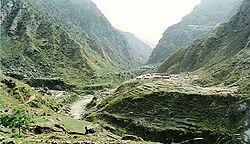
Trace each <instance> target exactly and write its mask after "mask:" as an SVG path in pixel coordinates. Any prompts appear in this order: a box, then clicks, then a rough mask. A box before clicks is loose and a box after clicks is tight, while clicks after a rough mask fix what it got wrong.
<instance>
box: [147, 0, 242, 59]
mask: <svg viewBox="0 0 250 144" xmlns="http://www.w3.org/2000/svg"><path fill="white" fill-rule="evenodd" d="M241 2H242V0H202V1H201V3H200V4H199V5H197V6H196V7H195V8H194V10H193V11H192V12H191V13H190V14H188V15H187V16H185V17H184V18H183V19H182V21H181V22H180V23H178V24H175V25H173V26H171V27H169V28H168V29H167V30H166V31H165V32H164V34H163V37H162V38H161V40H160V41H159V43H158V44H157V46H156V47H155V49H154V50H153V52H152V54H151V55H150V58H149V61H148V63H149V64H153V63H161V62H163V61H164V60H165V59H166V58H167V57H168V56H170V55H171V53H172V52H174V51H175V50H177V49H178V48H182V47H185V46H187V45H188V44H190V43H191V42H193V41H194V40H196V39H200V38H203V37H205V36H206V35H207V34H208V33H209V32H211V31H212V30H213V29H214V28H215V27H216V25H217V24H218V23H221V22H225V21H227V20H229V18H230V17H231V16H232V15H233V14H234V13H235V12H236V10H237V9H238V8H239V6H240V4H241Z"/></svg>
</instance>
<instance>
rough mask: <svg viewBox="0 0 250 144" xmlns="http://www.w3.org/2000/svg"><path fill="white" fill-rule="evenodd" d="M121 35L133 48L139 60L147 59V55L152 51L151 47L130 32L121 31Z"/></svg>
mask: <svg viewBox="0 0 250 144" xmlns="http://www.w3.org/2000/svg"><path fill="white" fill-rule="evenodd" d="M123 35H124V36H125V38H126V39H127V41H128V43H129V44H130V47H131V48H132V49H133V51H135V54H136V56H138V57H139V60H140V62H141V63H146V62H147V61H148V58H149V55H150V54H151V52H152V51H153V49H152V47H150V46H149V45H148V44H146V43H145V42H143V41H142V40H140V39H138V38H137V37H136V36H134V35H133V34H131V33H128V32H123Z"/></svg>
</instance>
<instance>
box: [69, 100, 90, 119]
mask: <svg viewBox="0 0 250 144" xmlns="http://www.w3.org/2000/svg"><path fill="white" fill-rule="evenodd" d="M93 97H94V96H93V95H87V96H83V97H82V98H81V99H80V100H78V101H76V102H74V103H73V104H72V105H71V106H70V114H71V115H72V116H73V118H75V119H80V118H81V114H82V113H84V112H85V111H86V106H87V104H89V103H90V102H91V101H92V99H93Z"/></svg>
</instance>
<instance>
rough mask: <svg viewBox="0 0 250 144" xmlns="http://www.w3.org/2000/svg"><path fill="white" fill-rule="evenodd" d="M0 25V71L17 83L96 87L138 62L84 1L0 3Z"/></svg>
mask: <svg viewBox="0 0 250 144" xmlns="http://www.w3.org/2000/svg"><path fill="white" fill-rule="evenodd" d="M0 23H1V49H0V51H1V57H0V59H1V63H0V68H1V70H2V71H3V72H4V73H5V74H7V75H9V76H14V77H15V78H18V79H25V78H54V77H60V78H63V80H65V81H66V82H69V83H71V84H75V85H79V84H81V85H82V84H86V83H95V82H97V81H99V80H100V79H102V78H99V77H102V76H101V74H103V71H107V73H108V72H110V71H112V70H114V69H118V68H129V67H133V66H135V65H137V64H139V61H140V59H141V58H140V56H139V55H138V53H136V52H135V50H134V48H133V47H131V46H130V44H129V43H128V42H127V40H126V38H125V36H123V34H122V33H120V32H119V31H118V30H116V29H115V28H113V27H112V26H111V24H110V23H109V22H108V21H107V20H106V18H105V17H104V16H103V14H102V13H101V12H100V11H99V10H98V9H97V7H96V6H95V4H94V3H92V2H91V1H89V0H82V1H77V0H73V1H65V0H52V1H51V0H47V1H46V0H45V1H44V0H37V1H33V0H13V1H1V21H0ZM97 73H98V74H97ZM105 73H106V72H105ZM97 75H98V76H97ZM97 79H98V80H97ZM104 82H105V80H104Z"/></svg>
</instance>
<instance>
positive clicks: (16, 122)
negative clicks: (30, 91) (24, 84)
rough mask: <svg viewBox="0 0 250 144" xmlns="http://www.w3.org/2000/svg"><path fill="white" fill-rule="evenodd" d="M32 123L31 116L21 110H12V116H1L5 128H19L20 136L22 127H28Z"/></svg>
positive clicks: (1, 122)
mask: <svg viewBox="0 0 250 144" xmlns="http://www.w3.org/2000/svg"><path fill="white" fill-rule="evenodd" d="M30 122H31V117H30V116H29V114H28V113H27V112H26V111H25V110H23V109H20V108H14V109H12V112H11V114H8V113H7V114H3V115H0V124H1V125H3V126H5V127H10V128H18V133H19V135H20V134H21V127H23V126H27V125H28V124H29V123H30Z"/></svg>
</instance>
